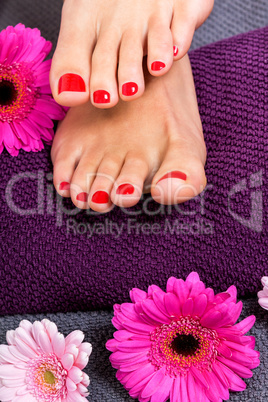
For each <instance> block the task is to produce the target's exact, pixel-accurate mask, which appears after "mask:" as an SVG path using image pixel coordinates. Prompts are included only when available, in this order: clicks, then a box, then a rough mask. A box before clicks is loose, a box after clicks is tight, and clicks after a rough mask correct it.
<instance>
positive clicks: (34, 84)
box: [0, 24, 66, 156]
mask: <svg viewBox="0 0 268 402" xmlns="http://www.w3.org/2000/svg"><path fill="white" fill-rule="evenodd" d="M51 48H52V44H51V42H48V41H46V40H45V39H44V38H42V36H40V31H39V30H38V29H37V28H35V29H31V28H25V26H24V25H22V24H18V25H16V26H15V27H12V26H9V27H7V28H6V29H4V30H3V31H2V32H1V33H0V153H1V152H2V151H3V149H4V147H5V148H6V149H7V150H8V152H9V153H10V154H11V155H12V156H17V155H18V153H19V149H24V150H25V151H34V152H36V151H40V150H41V149H43V148H44V146H43V142H42V141H43V140H44V141H46V142H47V143H49V144H50V143H51V142H52V139H53V136H54V131H53V127H54V123H53V121H52V119H54V120H61V119H63V117H64V115H65V111H66V109H65V108H63V107H62V106H60V105H58V104H57V103H56V102H55V101H54V99H53V98H52V95H51V90H50V86H49V71H50V66H51V60H47V61H43V60H44V59H45V57H46V56H47V55H48V54H49V52H50V51H51Z"/></svg>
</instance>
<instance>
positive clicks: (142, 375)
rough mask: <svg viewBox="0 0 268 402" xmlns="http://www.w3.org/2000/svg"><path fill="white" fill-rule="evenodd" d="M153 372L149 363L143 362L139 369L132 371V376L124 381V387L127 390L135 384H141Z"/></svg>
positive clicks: (152, 367)
mask: <svg viewBox="0 0 268 402" xmlns="http://www.w3.org/2000/svg"><path fill="white" fill-rule="evenodd" d="M154 372H155V369H154V366H153V365H152V364H151V363H148V364H145V365H144V366H143V367H142V368H141V369H140V370H137V371H134V372H133V376H131V377H130V378H129V380H128V381H127V382H126V383H125V388H126V389H128V390H129V389H132V388H133V387H134V386H135V385H137V384H141V383H142V381H143V380H146V381H149V380H150V376H152V375H153V374H154Z"/></svg>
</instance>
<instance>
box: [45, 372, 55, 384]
mask: <svg viewBox="0 0 268 402" xmlns="http://www.w3.org/2000/svg"><path fill="white" fill-rule="evenodd" d="M44 380H45V382H46V383H47V384H51V385H52V384H54V383H55V377H54V375H53V373H51V371H45V372H44Z"/></svg>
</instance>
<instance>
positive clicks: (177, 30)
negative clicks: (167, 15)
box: [171, 2, 197, 60]
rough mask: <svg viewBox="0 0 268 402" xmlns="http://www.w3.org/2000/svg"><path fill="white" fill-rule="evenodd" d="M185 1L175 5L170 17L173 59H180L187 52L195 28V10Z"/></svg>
mask: <svg viewBox="0 0 268 402" xmlns="http://www.w3.org/2000/svg"><path fill="white" fill-rule="evenodd" d="M186 3H187V2H186ZM186 3H185V4H184V3H183V4H179V6H177V7H175V10H174V15H173V18H172V23H171V32H172V37H173V44H174V47H173V50H174V60H179V59H181V58H182V57H183V56H185V54H186V53H187V52H188V50H189V49H190V46H191V43H192V40H193V36H194V32H195V29H196V24H197V21H196V12H195V10H193V9H192V5H191V4H186ZM190 3H191V2H190Z"/></svg>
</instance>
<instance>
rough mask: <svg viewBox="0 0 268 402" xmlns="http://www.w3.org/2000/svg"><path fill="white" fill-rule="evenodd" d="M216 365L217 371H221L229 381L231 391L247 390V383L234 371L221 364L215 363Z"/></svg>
mask: <svg viewBox="0 0 268 402" xmlns="http://www.w3.org/2000/svg"><path fill="white" fill-rule="evenodd" d="M215 365H216V366H217V369H218V370H220V371H221V372H222V373H223V374H224V375H225V377H226V378H227V379H228V382H229V386H230V390H231V391H244V389H246V387H247V386H246V384H245V382H244V381H243V380H242V379H241V378H240V377H238V375H236V374H235V373H234V372H233V371H232V370H230V369H229V368H228V367H226V366H225V365H224V364H222V363H221V362H215Z"/></svg>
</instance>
